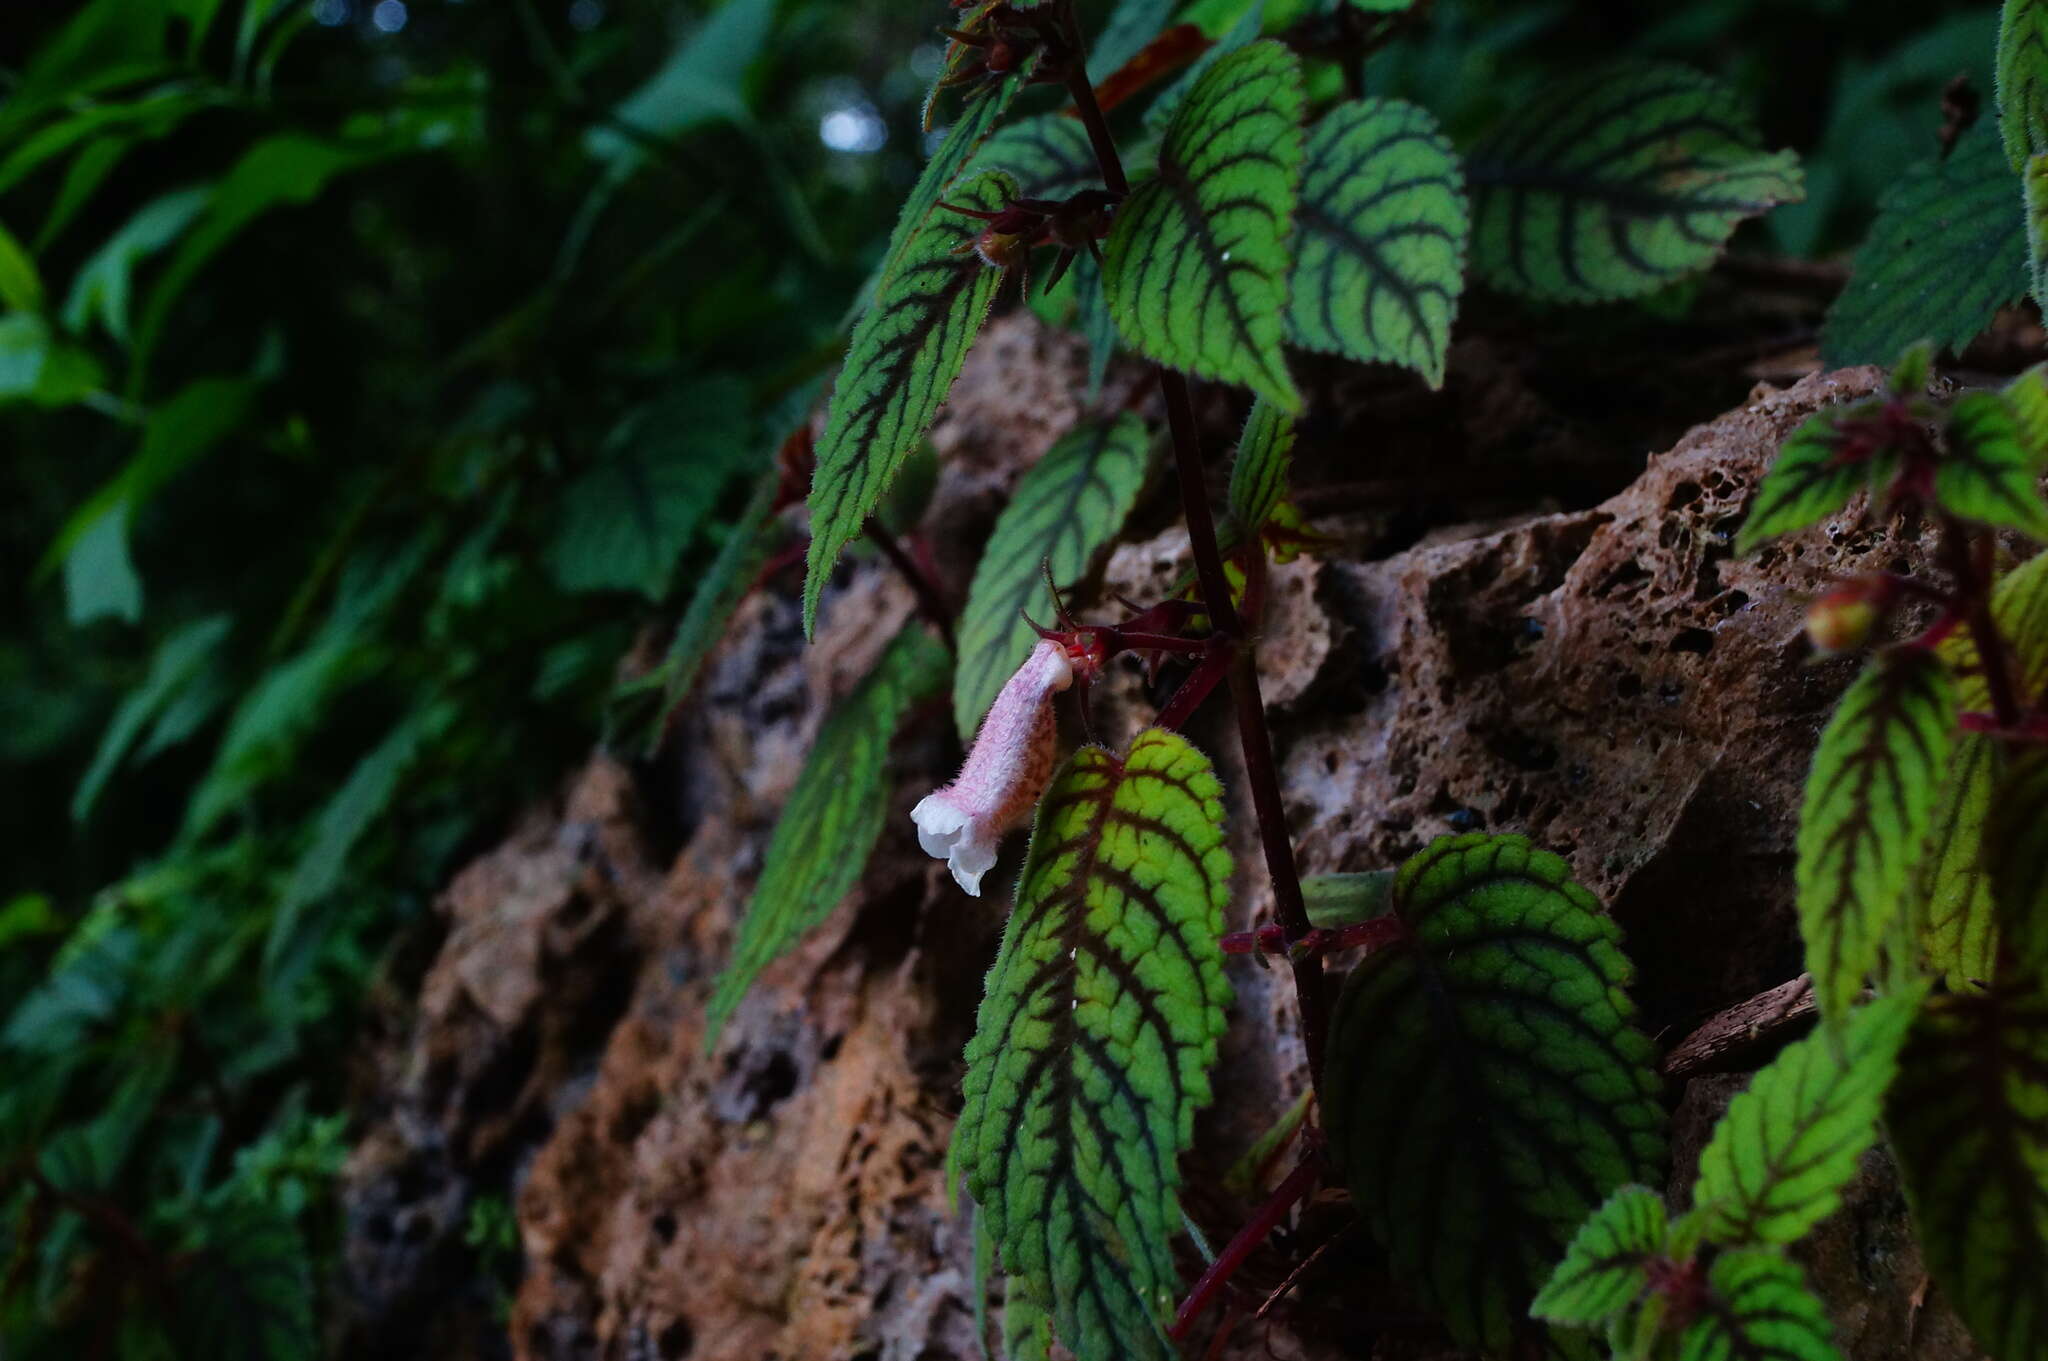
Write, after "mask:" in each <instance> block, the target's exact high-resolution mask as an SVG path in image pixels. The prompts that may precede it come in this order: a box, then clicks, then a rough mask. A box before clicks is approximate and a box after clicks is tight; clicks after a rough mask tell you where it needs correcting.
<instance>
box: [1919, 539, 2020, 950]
mask: <svg viewBox="0 0 2048 1361" xmlns="http://www.w3.org/2000/svg"><path fill="white" fill-rule="evenodd" d="M1991 615H1992V618H1993V619H1994V620H1995V621H1996V622H1997V625H1998V629H1999V632H2000V633H2002V634H2003V635H2004V636H2005V639H2006V641H2007V644H2008V646H2009V649H2010V651H2011V653H2012V660H2013V663H2014V670H2015V671H2016V673H2017V675H2016V677H2015V679H2016V681H2017V683H2018V686H2019V689H2020V691H2021V692H2022V693H2025V694H2039V693H2041V692H2042V691H2043V690H2048V554H2037V555H2035V556H2034V557H2032V558H2030V559H2028V560H2027V561H2026V562H2024V563H2022V564H2021V565H2020V566H2018V567H2016V568H2014V569H2013V570H2012V571H2010V572H2007V573H2006V574H2005V575H2004V576H2003V577H2001V578H1999V580H1998V583H1997V585H1996V586H1994V587H1993V589H1992V593H1991ZM1940 650H1941V655H1942V657H1943V658H1944V659H1946V660H1947V662H1948V664H1949V669H1950V671H1951V672H1953V673H1954V675H1955V677H1956V703H1957V706H1958V707H1959V708H1961V709H1963V710H1966V711H1981V710H1984V709H1988V708H1989V707H1990V705H1991V689H1990V687H1989V686H1988V685H1986V684H1985V683H1984V677H1983V674H1982V670H1981V666H1980V664H1979V662H1978V659H1977V649H1976V647H1975V646H1974V645H1973V644H1972V642H1971V641H1970V631H1969V628H1968V627H1967V626H1965V627H1963V628H1960V629H1958V630H1956V632H1955V633H1953V634H1951V635H1950V636H1949V637H1948V638H1947V639H1946V640H1945V641H1944V642H1943V643H1942V645H1941V649H1940ZM2004 770H2005V760H2004V753H2003V749H2002V747H2001V745H2000V743H1999V742H1998V741H1997V740H1996V739H1994V738H1992V737H1991V736H1989V735H1988V734H1985V733H1973V732H1965V733H1959V734H1958V735H1957V738H1956V748H1955V753H1954V755H1953V756H1952V758H1951V759H1950V761H1949V769H1948V776H1947V778H1946V779H1945V780H1943V782H1942V792H1941V798H1940V802H1939V803H1938V804H1937V806H1936V811H1935V818H1934V831H1933V834H1932V835H1931V837H1930V838H1929V841H1928V848H1927V853H1926V858H1925V860H1923V861H1922V864H1921V873H1920V888H1919V893H1918V898H1919V911H1918V915H1917V918H1916V928H1917V931H1918V934H1919V937H1920V948H1921V949H1922V951H1923V952H1924V953H1925V954H1926V956H1927V960H1928V963H1929V964H1930V965H1931V966H1932V967H1933V968H1934V969H1935V970H1937V971H1938V972H1940V973H1941V974H1943V975H1944V977H1945V978H1946V979H1947V982H1948V985H1949V987H1950V988H1951V989H1960V988H1962V987H1964V986H1966V985H1970V984H1981V983H1985V982H1988V981H1990V979H1991V975H1992V970H1993V966H1994V963H1995V961H1996V959H1997V956H1998V935H1999V932H1998V922H1997V908H1996V905H1995V904H1994V903H1993V901H1992V896H1991V878H1990V873H1989V869H1988V866H1987V864H1986V857H1985V855H1984V835H1985V829H1986V826H1987V824H1988V822H1989V820H1990V818H1991V810H1992V789H1993V787H1994V786H1995V784H1996V783H1997V781H1998V780H1999V779H2000V778H2001V777H2002V773H2003V772H2004Z"/></svg>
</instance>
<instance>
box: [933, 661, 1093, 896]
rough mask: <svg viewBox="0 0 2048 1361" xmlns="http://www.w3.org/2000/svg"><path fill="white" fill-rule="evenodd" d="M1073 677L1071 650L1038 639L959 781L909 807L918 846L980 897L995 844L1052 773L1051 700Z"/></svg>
mask: <svg viewBox="0 0 2048 1361" xmlns="http://www.w3.org/2000/svg"><path fill="white" fill-rule="evenodd" d="M1073 682H1074V668H1073V665H1072V663H1071V662H1069V661H1068V660H1067V652H1066V649H1065V648H1064V647H1062V646H1061V645H1060V644H1059V643H1057V642H1053V641H1051V640H1046V641H1043V642H1041V643H1039V645H1038V646H1037V647H1035V648H1033V649H1032V650H1031V655H1030V656H1029V657H1027V658H1025V659H1024V665H1022V666H1020V667H1018V668H1017V674H1016V675H1014V676H1012V677H1010V679H1009V681H1008V682H1006V683H1005V684H1004V686H1003V688H1002V692H1001V693H1000V694H998V695H997V696H996V701H995V703H994V704H991V705H990V706H989V710H988V716H987V717H985V718H983V719H982V720H981V731H980V732H978V733H976V734H975V737H974V748H973V750H971V751H969V752H968V753H967V762H966V764H965V765H963V766H961V767H960V775H959V778H957V779H955V780H954V781H953V783H951V784H949V785H947V786H946V787H945V788H943V789H939V790H935V791H934V792H932V793H930V794H927V795H925V797H924V798H922V799H920V800H919V801H918V805H917V807H915V808H913V809H911V810H910V819H911V821H912V822H915V823H916V824H917V844H918V845H920V846H922V847H924V850H925V854H927V855H930V856H932V857H934V858H939V857H943V858H944V859H945V861H946V867H947V868H948V869H950V870H952V871H953V878H954V880H955V881H957V882H958V883H959V885H960V887H962V888H964V889H966V890H967V891H968V892H969V893H971V894H973V895H974V896H975V897H977V898H979V897H980V896H981V876H982V875H984V874H987V873H988V872H989V870H990V869H992V868H993V867H994V866H995V863H996V843H997V842H999V841H1001V840H1002V838H1003V833H1005V832H1007V831H1009V830H1010V829H1011V828H1012V827H1015V826H1016V825H1018V824H1019V823H1021V822H1022V821H1024V819H1025V818H1026V817H1028V816H1030V813H1031V808H1032V805H1033V804H1035V803H1037V802H1038V796H1039V795H1040V794H1041V793H1043V792H1044V791H1045V782H1046V781H1047V780H1049V779H1051V778H1052V762H1053V747H1054V743H1055V733H1054V726H1053V717H1052V697H1053V694H1054V693H1055V692H1056V691H1060V690H1064V689H1066V688H1067V687H1068V686H1069V685H1071V684H1073Z"/></svg>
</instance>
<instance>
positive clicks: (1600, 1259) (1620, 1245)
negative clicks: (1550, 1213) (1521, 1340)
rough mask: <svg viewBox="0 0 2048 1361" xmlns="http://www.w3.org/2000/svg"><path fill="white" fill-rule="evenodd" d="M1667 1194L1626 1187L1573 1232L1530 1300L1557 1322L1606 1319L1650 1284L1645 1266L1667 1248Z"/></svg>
mask: <svg viewBox="0 0 2048 1361" xmlns="http://www.w3.org/2000/svg"><path fill="white" fill-rule="evenodd" d="M1665 1228H1666V1224H1665V1215H1664V1198H1663V1197H1662V1196H1660V1195H1658V1194H1657V1193H1656V1192H1655V1191H1652V1190H1650V1189H1649V1188H1648V1187H1645V1186H1624V1187H1622V1188H1621V1189H1620V1190H1619V1191H1616V1192H1615V1193H1614V1194H1613V1195H1611V1196H1609V1197H1608V1198H1607V1203H1606V1204H1604V1205H1602V1206H1601V1207H1600V1208H1599V1209H1597V1210H1595V1211H1594V1212H1593V1214H1592V1216H1591V1217H1590V1218H1589V1219H1587V1220H1586V1222H1585V1223H1584V1224H1582V1225H1580V1226H1579V1231H1578V1233H1576V1234H1575V1235H1573V1237H1572V1241H1571V1246H1569V1247H1567V1248H1566V1249H1565V1254H1564V1260H1563V1261H1561V1262H1559V1263H1558V1264H1557V1270H1556V1271H1554V1272H1552V1273H1551V1276H1550V1279H1549V1281H1547V1282H1545V1284H1544V1286H1543V1289H1542V1290H1540V1291H1538V1292H1537V1294H1536V1298H1535V1300H1534V1301H1533V1302H1532V1303H1531V1304H1530V1305H1529V1313H1530V1315H1531V1316H1532V1317H1534V1318H1541V1319H1548V1320H1550V1321H1551V1322H1552V1323H1576V1324H1582V1325H1591V1324H1598V1323H1604V1322H1606V1321H1607V1320H1608V1319H1610V1318H1612V1317H1613V1316H1614V1315H1616V1314H1618V1313H1620V1312H1621V1311H1622V1310H1623V1309H1625V1308H1627V1307H1628V1306H1629V1305H1630V1304H1631V1303H1632V1302H1634V1300H1635V1299H1636V1297H1637V1296H1639V1295H1641V1294H1642V1293H1643V1290H1644V1289H1645V1288H1646V1287H1647V1285H1648V1283H1649V1282H1648V1276H1647V1274H1646V1271H1645V1268H1646V1267H1647V1265H1648V1263H1649V1261H1650V1259H1651V1258H1653V1257H1655V1256H1656V1255H1657V1254H1659V1253H1661V1252H1663V1251H1664V1233H1665Z"/></svg>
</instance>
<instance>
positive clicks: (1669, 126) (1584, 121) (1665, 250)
mask: <svg viewBox="0 0 2048 1361" xmlns="http://www.w3.org/2000/svg"><path fill="white" fill-rule="evenodd" d="M1757 143H1758V137H1757V134H1756V129H1755V126H1754V125H1753V124H1752V123H1751V121H1750V119H1749V116H1748V115H1747V114H1746V113H1745V112H1744V111H1743V109H1742V108H1741V106H1740V104H1739V103H1738V102H1737V100H1736V99H1735V97H1734V96H1733V95H1731V94H1730V93H1728V92H1727V91H1726V90H1724V89H1722V87H1721V86H1720V85H1718V84H1717V83H1715V82H1714V81H1712V80H1710V79H1708V78H1707V77H1706V76H1704V75H1701V74H1700V73H1699V72H1697V71H1693V70H1690V69H1688V68H1686V67H1682V66H1672V65H1667V64H1653V65H1630V66H1622V67H1609V68H1607V69H1604V70H1600V71H1595V72H1592V73H1590V74H1588V75H1585V76H1582V77H1580V78H1578V79H1576V80H1569V81H1565V82H1562V83H1560V84H1558V85H1556V86H1554V87H1553V88H1552V89H1550V90H1549V91H1547V92H1546V93H1545V94H1544V95H1542V96H1541V97H1539V98H1538V99H1536V100H1535V101H1533V102H1532V103H1531V104H1530V105H1529V106H1528V107H1526V108H1520V109H1517V110H1516V111H1515V113H1514V115H1513V116H1512V117H1511V118H1510V119H1508V120H1507V122H1506V123H1505V124H1504V125H1503V126H1502V127H1501V128H1500V129H1499V130H1497V131H1495V132H1494V133H1492V134H1491V135H1489V136H1488V137H1487V138H1485V139H1484V140H1483V141H1482V142H1481V143H1480V144H1479V145H1478V146H1476V147H1474V148H1473V149H1472V153H1471V155H1470V156H1469V157H1468V159H1467V165H1466V172H1467V178H1468V182H1469V184H1470V186H1471V191H1472V216H1473V245H1472V254H1473V261H1474V264H1475V265H1476V267H1477V268H1478V270H1479V272H1480V273H1481V274H1482V275H1483V276H1484V277H1485V278H1486V279H1487V281H1488V282H1489V283H1492V284H1495V285H1496V286H1498V287H1501V288H1506V289H1510V290H1512V291H1514V292H1518V293H1523V294H1527V295H1528V296H1530V297H1536V298H1547V299H1552V300H1554V301H1559V302H1599V301H1604V300H1609V299H1615V298H1629V297H1639V296H1641V295H1643V294H1645V293H1652V292H1655V291H1656V290H1658V289H1660V288H1662V287H1664V286H1665V285H1666V284H1669V283H1671V282H1672V281H1673V280H1675V279H1678V278H1680V277H1682V276H1684V275H1687V274H1690V273H1692V272H1693V271H1694V270H1696V269H1700V268H1703V267H1704V266H1706V265H1708V264H1711V263H1712V262H1713V260H1714V258H1715V257H1716V256H1718V255H1719V254H1720V253H1721V249H1722V247H1723V246H1724V245H1725V244H1726V242H1727V240H1728V237H1729V234H1730V233H1732V232H1733V231H1734V230H1735V228H1736V226H1737V225H1738V224H1739V223H1741V222H1742V220H1743V219H1745V218H1749V217H1755V216H1756V215H1758V214H1759V213H1763V212H1766V211H1768V210H1769V209H1771V208H1772V207H1775V206H1776V205H1778V204H1780V203H1794V202H1797V201H1798V200H1799V199H1800V198H1801V197H1803V195H1804V189H1803V188H1802V183H1801V176H1800V170H1799V163H1798V158H1797V157H1795V156H1794V155H1793V154H1792V153H1791V152H1789V151H1780V152H1775V153H1767V152H1765V151H1763V150H1762V149H1761V148H1760V147H1759V146H1758V144H1757Z"/></svg>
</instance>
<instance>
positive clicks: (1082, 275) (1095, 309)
mask: <svg viewBox="0 0 2048 1361" xmlns="http://www.w3.org/2000/svg"><path fill="white" fill-rule="evenodd" d="M1073 274H1074V309H1075V311H1076V312H1077V313H1078V317H1077V321H1078V322H1079V325H1080V328H1081V336H1082V338H1083V339H1085V340H1086V341H1087V342H1088V401H1089V402H1090V403H1091V404H1092V403H1093V402H1095V401H1096V400H1098V399H1099V398H1100V397H1101V396H1102V382H1103V380H1104V379H1105V378H1107V377H1108V376H1109V361H1110V360H1111V359H1113V358H1115V356H1116V321H1115V319H1114V318H1113V317H1111V316H1110V314H1109V294H1108V293H1107V291H1105V290H1104V288H1103V286H1102V267H1101V266H1100V265H1097V264H1096V263H1095V261H1093V260H1077V261H1075V262H1074V269H1073Z"/></svg>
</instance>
